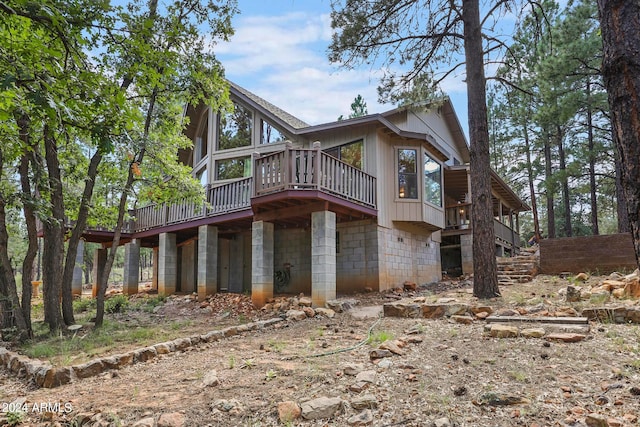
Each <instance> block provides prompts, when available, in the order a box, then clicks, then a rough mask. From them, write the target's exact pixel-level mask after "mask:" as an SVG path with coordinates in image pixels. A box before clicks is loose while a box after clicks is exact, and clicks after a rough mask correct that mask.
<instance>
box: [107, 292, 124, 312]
mask: <svg viewBox="0 0 640 427" xmlns="http://www.w3.org/2000/svg"><path fill="white" fill-rule="evenodd" d="M128 308H129V298H128V297H127V296H126V295H122V294H120V295H114V296H112V297H111V298H109V299H107V300H106V301H105V302H104V311H105V313H111V314H113V313H124V312H125V311H127V309H128Z"/></svg>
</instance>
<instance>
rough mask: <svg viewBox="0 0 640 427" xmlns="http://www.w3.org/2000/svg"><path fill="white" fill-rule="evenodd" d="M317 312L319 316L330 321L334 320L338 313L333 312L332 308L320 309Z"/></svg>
mask: <svg viewBox="0 0 640 427" xmlns="http://www.w3.org/2000/svg"><path fill="white" fill-rule="evenodd" d="M315 310H316V314H317V315H319V316H323V317H328V318H329V319H331V318H333V317H334V316H335V315H336V312H335V311H333V310H331V309H330V308H324V307H318V308H316V309H315Z"/></svg>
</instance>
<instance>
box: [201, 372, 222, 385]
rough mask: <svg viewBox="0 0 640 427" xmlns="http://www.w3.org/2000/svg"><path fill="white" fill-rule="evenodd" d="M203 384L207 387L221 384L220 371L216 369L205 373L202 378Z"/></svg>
mask: <svg viewBox="0 0 640 427" xmlns="http://www.w3.org/2000/svg"><path fill="white" fill-rule="evenodd" d="M202 384H203V385H204V386H205V387H215V386H217V385H218V384H220V379H219V378H218V371H216V370H215V369H213V370H211V371H209V372H207V373H206V374H204V379H203V380H202Z"/></svg>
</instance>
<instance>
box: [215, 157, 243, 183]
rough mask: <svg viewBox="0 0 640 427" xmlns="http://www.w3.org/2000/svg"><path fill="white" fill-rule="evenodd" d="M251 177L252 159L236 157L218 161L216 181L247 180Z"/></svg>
mask: <svg viewBox="0 0 640 427" xmlns="http://www.w3.org/2000/svg"><path fill="white" fill-rule="evenodd" d="M250 176H251V157H250V156H245V157H235V158H233V159H224V160H218V161H216V179H217V180H219V181H222V180H224V179H237V178H247V177H250Z"/></svg>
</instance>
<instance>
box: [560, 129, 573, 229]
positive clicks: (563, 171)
mask: <svg viewBox="0 0 640 427" xmlns="http://www.w3.org/2000/svg"><path fill="white" fill-rule="evenodd" d="M556 131H557V134H556V138H557V143H558V160H559V164H560V176H561V186H562V217H563V219H564V234H565V236H567V237H571V236H573V232H572V230H571V204H570V201H569V177H567V163H566V158H565V155H564V137H563V132H562V129H561V127H560V126H557V128H556Z"/></svg>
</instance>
